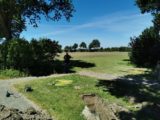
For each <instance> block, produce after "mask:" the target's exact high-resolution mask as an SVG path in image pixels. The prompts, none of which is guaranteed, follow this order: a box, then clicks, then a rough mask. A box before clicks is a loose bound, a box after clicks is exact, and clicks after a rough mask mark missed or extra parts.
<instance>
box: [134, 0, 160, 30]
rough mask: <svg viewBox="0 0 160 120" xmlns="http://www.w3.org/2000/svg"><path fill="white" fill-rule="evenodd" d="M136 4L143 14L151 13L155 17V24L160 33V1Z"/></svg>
mask: <svg viewBox="0 0 160 120" xmlns="http://www.w3.org/2000/svg"><path fill="white" fill-rule="evenodd" d="M136 4H137V5H138V7H139V8H140V10H141V12H142V13H146V12H151V13H152V15H153V16H154V20H153V23H154V25H155V28H156V29H157V31H158V33H159V31H160V1H159V0H136Z"/></svg>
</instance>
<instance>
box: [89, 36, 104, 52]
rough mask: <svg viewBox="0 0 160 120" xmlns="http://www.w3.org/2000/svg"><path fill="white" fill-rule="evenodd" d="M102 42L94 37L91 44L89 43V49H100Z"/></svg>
mask: <svg viewBox="0 0 160 120" xmlns="http://www.w3.org/2000/svg"><path fill="white" fill-rule="evenodd" d="M100 46H101V44H100V42H99V40H98V39H94V40H93V41H92V42H91V43H90V44H89V49H90V50H98V49H100Z"/></svg>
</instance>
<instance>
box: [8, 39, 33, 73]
mask: <svg viewBox="0 0 160 120" xmlns="http://www.w3.org/2000/svg"><path fill="white" fill-rule="evenodd" d="M31 61H32V51H31V48H30V45H29V42H28V41H26V40H25V39H14V40H11V41H10V42H9V43H8V45H7V58H6V65H7V68H12V69H18V70H20V71H27V70H28V68H29V66H30V65H31Z"/></svg>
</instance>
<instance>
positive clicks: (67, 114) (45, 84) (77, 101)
mask: <svg viewBox="0 0 160 120" xmlns="http://www.w3.org/2000/svg"><path fill="white" fill-rule="evenodd" d="M52 83H53V84H55V85H49V84H52ZM26 84H28V85H30V86H32V88H33V92H31V93H25V92H24V87H25V85H26ZM97 84H98V80H97V79H95V78H89V77H83V76H79V75H70V76H65V77H58V78H48V79H43V80H37V81H32V82H29V83H23V84H19V85H16V86H15V87H16V88H17V89H18V90H19V91H20V92H22V93H23V94H24V95H26V96H27V97H28V98H29V99H31V100H33V101H34V102H35V103H37V104H38V105H40V106H41V107H42V108H44V109H46V110H47V111H48V112H49V113H50V114H51V115H53V116H54V117H56V118H57V119H58V120H83V116H82V115H81V112H82V110H83V109H84V103H83V100H82V98H81V95H83V94H87V93H96V94H97V95H99V96H101V97H102V98H104V99H106V100H108V101H110V102H116V103H119V104H121V105H124V106H126V104H128V103H127V102H125V101H123V99H121V98H120V99H116V98H115V97H114V96H111V95H110V94H109V93H108V92H105V91H103V87H96V85H97ZM76 86H79V87H80V89H75V87H76Z"/></svg>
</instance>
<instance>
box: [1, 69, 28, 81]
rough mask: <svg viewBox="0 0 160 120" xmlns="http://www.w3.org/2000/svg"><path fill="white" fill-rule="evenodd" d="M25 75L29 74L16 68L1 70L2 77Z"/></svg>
mask: <svg viewBox="0 0 160 120" xmlns="http://www.w3.org/2000/svg"><path fill="white" fill-rule="evenodd" d="M24 76H27V75H26V74H25V73H24V72H20V71H18V70H14V69H5V70H0V79H7V78H15V77H24Z"/></svg>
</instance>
